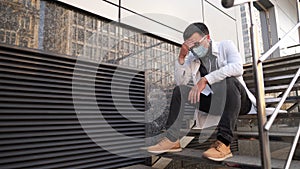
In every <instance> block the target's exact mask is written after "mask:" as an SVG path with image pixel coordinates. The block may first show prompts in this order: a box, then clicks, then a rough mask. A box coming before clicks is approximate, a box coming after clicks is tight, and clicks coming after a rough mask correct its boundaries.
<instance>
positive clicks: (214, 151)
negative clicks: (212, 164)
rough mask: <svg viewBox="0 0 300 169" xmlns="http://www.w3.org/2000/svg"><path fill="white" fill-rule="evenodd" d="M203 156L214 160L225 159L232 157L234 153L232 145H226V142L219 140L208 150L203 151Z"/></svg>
mask: <svg viewBox="0 0 300 169" xmlns="http://www.w3.org/2000/svg"><path fill="white" fill-rule="evenodd" d="M202 156H203V157H205V158H208V159H210V160H213V161H223V160H225V159H226V158H229V157H232V153H231V150H230V145H229V146H226V145H225V144H224V143H222V142H221V141H219V140H217V141H216V142H215V143H213V144H212V145H211V147H210V148H209V149H208V150H206V151H205V152H204V153H203V155H202Z"/></svg>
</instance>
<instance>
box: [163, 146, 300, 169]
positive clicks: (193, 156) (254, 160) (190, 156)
mask: <svg viewBox="0 0 300 169" xmlns="http://www.w3.org/2000/svg"><path fill="white" fill-rule="evenodd" d="M203 152H204V151H203V150H199V149H189V148H185V149H184V150H183V151H182V152H178V153H164V154H160V155H159V156H162V157H166V158H172V159H173V160H175V159H176V160H190V161H197V162H199V163H200V162H204V163H207V164H211V165H216V164H217V165H223V166H229V167H238V168H261V159H260V158H258V157H253V156H245V155H238V154H234V155H233V157H232V158H228V159H226V160H225V161H223V162H215V161H211V160H207V159H204V158H202V153H203ZM271 164H272V168H274V169H277V168H278V169H279V168H283V167H284V165H285V160H279V159H272V160H271ZM299 166H300V161H297V160H293V161H292V163H291V166H290V169H298V168H299Z"/></svg>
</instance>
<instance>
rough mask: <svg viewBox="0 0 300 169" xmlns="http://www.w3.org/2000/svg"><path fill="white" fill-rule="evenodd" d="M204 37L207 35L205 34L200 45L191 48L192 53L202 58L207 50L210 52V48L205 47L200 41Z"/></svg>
mask: <svg viewBox="0 0 300 169" xmlns="http://www.w3.org/2000/svg"><path fill="white" fill-rule="evenodd" d="M204 38H206V36H204V37H203V38H202V39H201V40H200V41H199V42H198V43H199V45H198V46H195V47H193V48H192V49H191V51H192V53H193V54H194V55H196V56H197V57H198V58H202V57H204V56H205V55H206V54H207V52H208V48H206V47H204V46H203V45H201V44H200V43H201V42H202V41H203V40H204Z"/></svg>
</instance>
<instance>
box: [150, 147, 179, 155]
mask: <svg viewBox="0 0 300 169" xmlns="http://www.w3.org/2000/svg"><path fill="white" fill-rule="evenodd" d="M180 151H182V148H178V149H169V150H161V151H148V152H149V153H154V154H161V153H176V152H180Z"/></svg>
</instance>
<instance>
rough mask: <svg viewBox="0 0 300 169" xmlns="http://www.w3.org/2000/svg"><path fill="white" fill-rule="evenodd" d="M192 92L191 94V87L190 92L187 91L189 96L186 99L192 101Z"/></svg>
mask: <svg viewBox="0 0 300 169" xmlns="http://www.w3.org/2000/svg"><path fill="white" fill-rule="evenodd" d="M192 94H193V89H191V91H190V93H189V97H188V101H192V99H191V98H192Z"/></svg>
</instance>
